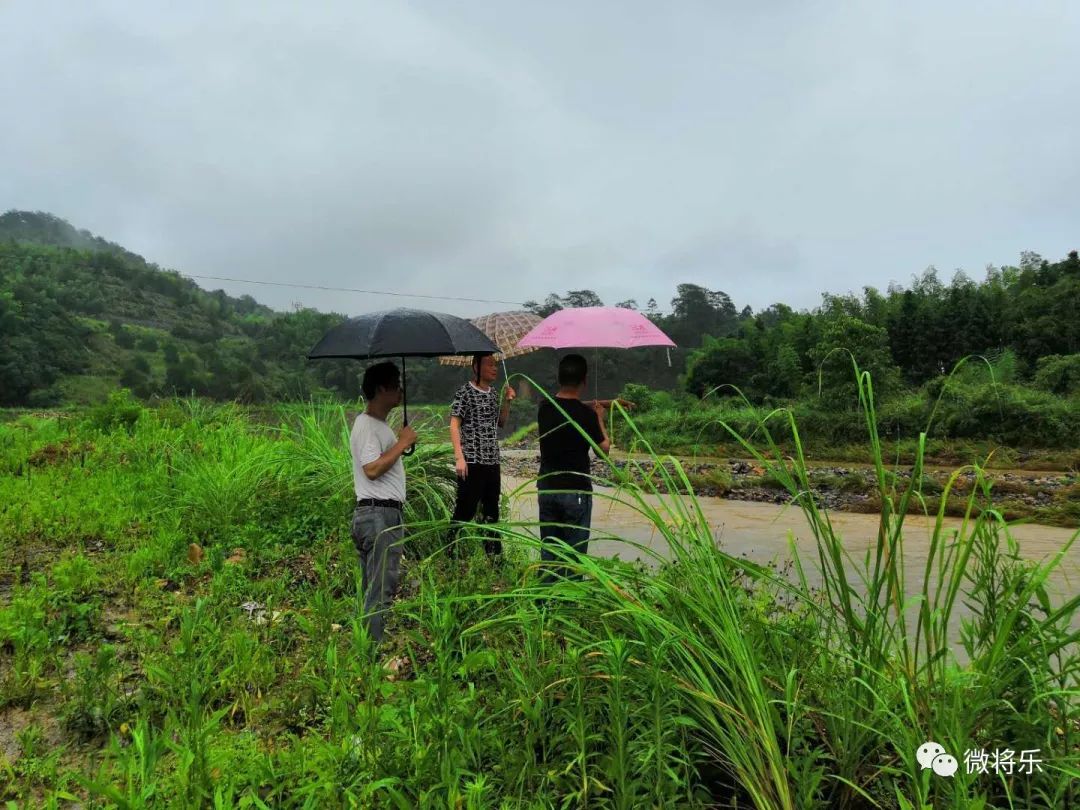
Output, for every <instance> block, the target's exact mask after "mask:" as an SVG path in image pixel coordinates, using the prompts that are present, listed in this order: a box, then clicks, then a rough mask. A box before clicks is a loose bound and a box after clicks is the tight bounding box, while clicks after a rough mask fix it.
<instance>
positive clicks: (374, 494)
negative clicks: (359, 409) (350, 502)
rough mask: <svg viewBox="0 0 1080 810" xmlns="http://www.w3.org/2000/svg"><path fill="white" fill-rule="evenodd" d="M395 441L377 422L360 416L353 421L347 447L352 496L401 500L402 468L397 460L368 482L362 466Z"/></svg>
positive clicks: (383, 424)
mask: <svg viewBox="0 0 1080 810" xmlns="http://www.w3.org/2000/svg"><path fill="white" fill-rule="evenodd" d="M396 442H397V436H395V435H394V431H392V430H391V429H390V426H389V425H388V424H386V422H384V421H383V420H381V419H376V418H375V417H374V416H369V415H368V414H366V413H362V414H360V415H359V416H357V417H356V421H355V422H353V426H352V433H351V434H350V437H349V446H350V447H351V449H352V459H353V485H354V487H355V489H356V497H357V499H360V498H376V499H379V500H394V501H404V500H405V465H404V464H403V463H402V461H401V459H400V458H399V459H398V460H397V461H395V462H394V465H393V466H392V467H391V468H390V469H389V470H387V471H386V472H384V473H383V474H382V475H380V476H379V477H378V478H376V479H374V480H372V479H370V478H368V477H367V474H366V473H365V472H364V465H365V464H370V463H371V462H373V461H375V460H377V459H378V458H379V456H381V455H382V454H383V453H385V452H386V451H387V450H389V449H390V448H391V447H393V446H394V444H395V443H396Z"/></svg>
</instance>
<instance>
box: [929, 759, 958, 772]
mask: <svg viewBox="0 0 1080 810" xmlns="http://www.w3.org/2000/svg"><path fill="white" fill-rule="evenodd" d="M931 767H933V769H934V773H936V774H937V775H938V776H952V775H953V774H954V773H956V769H957V767H958V765H957V762H956V757H954V756H952V755H951V754H938V755H937V756H936V757H934V761H933V762H932V763H931Z"/></svg>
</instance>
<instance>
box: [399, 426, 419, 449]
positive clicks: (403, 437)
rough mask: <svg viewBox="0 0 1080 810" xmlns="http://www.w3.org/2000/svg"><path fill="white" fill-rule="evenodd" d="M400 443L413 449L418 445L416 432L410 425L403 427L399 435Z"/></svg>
mask: <svg viewBox="0 0 1080 810" xmlns="http://www.w3.org/2000/svg"><path fill="white" fill-rule="evenodd" d="M397 438H398V443H399V444H401V445H402V446H404V447H412V446H413V445H414V444H416V431H415V430H413V429H412V428H411V427H410V426H409V425H403V426H402V428H401V430H399V431H398V434H397Z"/></svg>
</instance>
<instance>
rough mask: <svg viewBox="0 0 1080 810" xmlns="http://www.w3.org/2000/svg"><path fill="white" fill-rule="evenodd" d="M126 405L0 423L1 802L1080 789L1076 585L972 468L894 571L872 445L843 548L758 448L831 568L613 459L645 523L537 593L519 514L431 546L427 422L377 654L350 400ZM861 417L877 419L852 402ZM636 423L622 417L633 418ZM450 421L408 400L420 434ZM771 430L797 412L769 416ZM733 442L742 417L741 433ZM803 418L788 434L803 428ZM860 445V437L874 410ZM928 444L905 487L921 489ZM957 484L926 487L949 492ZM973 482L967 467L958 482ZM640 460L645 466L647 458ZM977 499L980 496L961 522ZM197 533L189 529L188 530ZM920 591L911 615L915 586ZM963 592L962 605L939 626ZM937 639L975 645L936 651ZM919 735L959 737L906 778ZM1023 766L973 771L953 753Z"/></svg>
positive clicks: (777, 455) (899, 507)
mask: <svg viewBox="0 0 1080 810" xmlns="http://www.w3.org/2000/svg"><path fill="white" fill-rule="evenodd" d="M274 416H275V415H274V414H272V413H267V414H262V415H261V416H259V417H258V418H252V417H251V416H250V415H249V414H247V413H245V412H244V411H242V410H240V409H237V408H234V407H231V406H205V405H201V404H199V403H197V402H184V401H176V402H171V403H166V404H164V405H163V406H162V407H159V408H157V409H153V410H150V409H145V408H142V407H140V406H138V405H135V404H133V403H131V402H127V401H124V400H123V399H122V398H117V399H115V400H114V401H113V402H112V404H110V405H108V406H105V407H102V408H100V409H97V410H95V411H92V412H89V413H84V414H79V415H69V416H63V415H61V416H60V417H59V418H57V417H56V416H53V417H52V418H40V417H35V416H31V415H19V416H17V417H16V418H14V419H11V420H6V421H4V422H3V423H2V424H0V504H2V506H0V559H2V560H3V563H4V564H3V566H0V572H2V573H0V728H2V729H3V732H0V799H2V800H7V801H14V802H23V803H25V804H26V805H28V806H68V805H71V804H73V803H74V802H75V801H81V802H83V806H97V807H105V806H118V807H150V806H155V807H156V806H169V807H173V806H176V807H201V806H208V805H214V806H217V807H238V808H239V807H275V808H277V807H304V806H308V807H313V806H318V807H396V808H405V807H447V806H451V807H467V808H487V807H491V808H516V807H521V808H525V807H529V808H532V807H537V808H539V807H567V806H572V807H576V806H586V805H587V806H595V807H620V808H622V807H625V808H636V807H642V806H659V807H695V806H697V807H706V806H717V805H719V806H738V807H760V808H802V807H812V806H829V807H872V806H878V807H887V808H910V807H918V808H922V807H926V806H935V807H976V806H978V807H988V806H993V807H1007V806H1010V805H1011V806H1018V807H1020V806H1022V807H1059V806H1064V805H1065V803H1066V802H1068V801H1073V802H1075V801H1076V800H1077V798H1080V797H1077V796H1076V795H1074V794H1075V793H1076V788H1075V785H1074V780H1075V778H1076V776H1077V775H1080V759H1078V757H1080V725H1078V722H1080V706H1078V703H1077V700H1076V697H1077V693H1076V688H1077V680H1076V675H1077V671H1078V668H1080V656H1078V654H1077V649H1076V638H1075V635H1074V631H1073V630H1072V629H1071V628H1072V627H1073V625H1074V616H1075V611H1076V608H1077V604H1078V602H1080V598H1077V599H1073V600H1071V601H1070V602H1068V603H1067V604H1065V605H1059V604H1055V603H1053V602H1052V600H1051V599H1050V597H1048V596H1047V595H1046V593H1045V590H1044V588H1043V585H1044V582H1045V578H1046V576H1047V574H1048V571H1049V566H1052V565H1053V564H1054V562H1053V561H1050V562H1049V563H1047V564H1044V565H1042V566H1036V565H1033V564H1031V563H1026V562H1024V561H1023V560H1022V559H1021V556H1020V555H1019V554H1018V553H1017V549H1016V548H1015V547H1014V545H1013V544H1012V543H1011V541H1010V539H1009V536H1008V530H1007V526H1006V525H1005V524H1004V523H1003V522H1002V520H1001V519H1000V516H999V514H998V513H996V512H995V511H994V510H993V509H992V504H993V502H994V500H993V490H992V489H990V488H989V487H988V485H987V482H986V476H985V472H984V470H983V469H982V468H981V467H978V466H976V467H974V468H972V469H971V472H972V474H973V475H972V478H971V479H970V481H969V482H968V483H967V485H966V487H965V488H964V489H963V491H962V494H961V496H960V497H961V498H962V500H964V501H965V502H966V503H967V504H969V507H970V508H969V514H971V515H972V517H971V520H970V521H968V522H967V523H966V524H965V526H964V528H963V529H962V530H961V532H960V534H959V536H957V537H953V536H952V535H951V533H950V532H946V531H944V530H943V529H940V528H939V530H938V531H937V532H935V533H934V538H933V543H934V547H933V553H932V555H931V556H932V558H934V559H935V560H937V565H936V566H935V567H934V570H933V571H931V572H928V573H927V575H926V579H925V580H920V581H917V582H911V581H908V582H905V581H904V574H903V571H904V569H903V567H902V565H901V564H900V561H901V560H902V548H903V533H904V525H903V521H904V515H905V514H906V512H907V511H908V508H909V505H910V504H911V503H912V501H917V500H918V499H919V498H920V497H925V495H924V494H923V493H922V491H921V484H917V485H916V486H901V487H897V486H895V481H894V480H893V478H891V477H890V472H889V470H888V469H887V468H886V465H887V464H888V461H887V459H886V460H885V461H883V457H884V450H883V448H882V447H881V446H880V445H877V444H873V445H872V450H871V458H872V459H873V461H874V462H875V466H874V473H873V480H874V481H875V482H876V491H877V496H878V498H879V499H880V504H881V510H880V513H881V532H880V539H879V545H878V547H877V548H876V550H874V552H873V553H872V554H871V555H870V556H869V558H868V559H867V560H866V561H859V562H857V563H856V562H853V561H850V560H845V555H844V550H843V549H842V548H841V547H840V545H839V543H838V541H837V540H836V538H835V536H834V534H833V533H832V531H831V527H830V524H829V521H828V517H827V515H826V514H825V513H824V512H823V511H821V509H820V505H819V503H818V502H817V501H816V500H815V499H814V498H813V497H810V496H808V495H807V493H810V492H812V491H813V487H812V486H810V481H809V474H808V472H807V460H806V458H805V457H804V455H803V454H802V453H801V452H800V451H799V445H798V444H797V443H796V444H795V445H794V453H785V452H784V451H783V450H782V449H781V448H780V447H778V446H777V445H775V444H773V443H772V442H771V441H770V437H769V435H768V434H767V433H765V432H763V431H760V430H759V431H758V433H757V435H756V436H755V438H754V439H753V440H752V441H751V442H748V443H747V444H745V445H740V447H739V449H740V455H741V456H744V457H750V458H752V459H753V461H754V463H755V465H757V466H758V467H760V469H761V470H762V475H767V476H769V477H770V479H771V480H773V481H774V482H776V484H777V485H778V486H780V487H783V488H784V491H786V492H787V493H788V497H789V498H791V497H795V498H796V499H797V502H798V505H799V506H800V507H801V508H803V509H804V511H805V515H806V518H807V521H808V525H809V527H810V528H811V531H812V533H813V535H814V536H815V537H816V538H817V541H818V547H817V555H816V558H815V559H812V560H811V559H806V560H801V561H800V564H801V565H811V564H816V565H820V566H822V567H823V569H824V572H825V587H824V588H823V589H821V590H812V589H811V588H809V586H807V584H806V582H805V581H804V580H803V579H802V578H801V577H800V575H799V567H798V566H796V568H795V570H794V571H793V572H792V575H791V577H790V578H781V577H778V576H777V575H776V574H775V573H774V572H773V571H772V570H771V569H762V568H758V567H756V566H754V565H752V564H750V563H748V562H746V561H745V560H738V559H733V558H731V557H729V556H727V555H726V554H724V553H723V551H722V550H721V549H718V548H717V547H716V546H715V544H714V541H713V537H712V533H711V531H710V529H709V527H708V526H707V525H706V524H705V521H704V520H703V519H702V516H701V514H700V513H699V512H698V511H697V510H696V509H695V507H694V504H693V501H692V500H677V499H668V500H666V501H664V502H663V503H664V505H663V506H661V507H657V506H655V505H652V501H651V500H646V499H645V498H644V495H645V494H646V493H647V492H650V491H656V490H658V489H659V490H663V491H667V492H676V491H683V492H685V491H686V490H687V488H688V486H689V485H690V481H689V478H688V477H687V476H686V474H685V471H684V470H683V469H682V468H681V467H679V466H675V467H674V468H670V469H669V468H666V467H663V466H662V465H661V466H659V467H657V465H656V464H655V461H656V459H652V460H650V461H649V462H648V464H651V466H652V467H653V468H655V469H656V471H655V473H654V475H653V477H652V479H651V480H652V481H653V482H654V483H652V484H650V483H648V480H649V479H648V477H647V476H644V475H643V473H644V470H645V466H646V462H643V461H634V462H631V463H630V464H628V465H625V466H623V467H621V468H611V469H609V471H608V473H607V478H608V479H609V483H611V484H614V485H616V486H619V487H621V489H620V493H621V497H623V498H624V499H626V500H627V501H628V502H630V503H631V504H635V505H636V506H637V507H638V508H640V509H641V510H642V511H643V513H644V514H647V515H648V516H649V518H650V520H651V521H652V522H653V523H654V524H655V526H656V527H657V531H658V532H660V533H662V535H663V536H664V537H665V539H666V540H667V545H668V547H669V549H670V559H669V561H667V562H666V563H664V564H663V565H661V566H659V568H658V569H656V570H655V571H646V570H644V569H642V568H640V567H634V566H629V565H626V564H623V563H620V562H618V561H614V560H602V559H591V558H590V559H584V560H579V561H571V565H572V566H573V567H575V568H576V569H577V570H579V571H580V572H581V573H582V574H584V578H583V579H582V580H580V581H567V582H564V583H561V584H559V585H556V586H553V587H549V588H546V589H545V588H541V587H540V586H539V585H537V583H536V579H535V570H534V568H533V567H532V564H531V562H530V560H531V559H532V556H533V554H534V552H535V540H534V539H533V534H532V532H531V531H530V528H531V527H528V526H519V525H509V524H506V525H501V526H500V527H499V531H500V532H501V533H502V535H503V539H504V543H505V544H506V545H507V546H508V548H509V551H508V553H507V555H506V557H507V558H506V559H505V560H504V561H503V563H502V564H500V565H498V566H494V567H493V566H491V565H490V564H489V563H488V561H487V560H486V559H484V558H483V557H482V556H481V555H478V556H474V557H473V558H472V559H470V560H467V561H465V562H463V563H460V564H455V565H451V564H450V563H448V562H447V561H446V560H445V559H444V557H443V555H442V554H441V552H440V548H441V544H442V541H443V537H444V531H445V528H446V521H447V516H448V506H449V503H450V497H451V495H452V487H453V479H452V472H451V471H450V469H449V461H450V455H449V450H448V447H447V446H446V445H444V444H432V442H431V441H428V442H427V443H424V442H423V441H422V442H421V445H420V449H418V452H417V453H416V455H415V456H413V457H411V458H410V459H409V461H408V465H409V481H410V497H409V515H408V521H409V524H410V527H411V530H410V534H409V537H408V539H407V544H408V545H407V569H406V575H405V582H404V585H403V593H402V598H401V600H400V601H399V602H398V603H397V605H396V607H395V610H394V613H393V616H392V619H391V622H390V627H389V635H390V637H391V639H392V641H391V642H390V643H389V644H388V645H387V647H386V648H385V649H383V650H381V651H379V654H378V655H374V654H373V651H372V650H371V648H370V644H369V642H368V639H367V637H366V635H365V633H364V632H363V629H362V627H361V625H360V624H359V622H358V621H357V617H358V610H359V608H358V606H359V594H358V579H359V577H358V571H357V569H356V553H355V551H354V549H353V548H352V543H351V539H350V538H349V537H348V516H349V509H350V497H349V493H350V491H351V490H350V475H351V468H350V465H349V456H348V447H347V442H346V437H347V430H348V423H347V420H346V418H345V416H344V413H343V411H341V410H340V409H339V408H335V407H332V406H312V407H307V408H296V407H290V408H286V409H283V410H281V411H280V412H277V413H276V418H274ZM871 419H872V411H871ZM620 429H624V430H626V431H628V432H629V433H628V434H627V435H637V436H638V438H639V446H641V445H640V442H641V441H642V440H643V439H644V437H645V435H646V434H645V433H635V432H634V431H635V428H634V426H633V425H632V424H630V423H627V425H626V427H625V428H620ZM442 430H443V427H442V419H441V417H440V415H439V414H433V415H431V417H430V424H428V425H426V426H425V425H424V424H421V426H420V431H421V438H422V439H424V438H428V439H429V440H430V439H437V438H441V437H442V436H443V433H442V432H441V431H442ZM786 430H788V431H789V432H790V427H789V428H787V429H786ZM729 435H730V434H729ZM792 435H794V434H792ZM872 435H875V436H876V431H875V432H874V433H873V434H872ZM923 461H924V459H923V457H920V456H916V458H915V459H914V462H915V463H914V464H913V465H912V469H911V470H910V473H911V474H910V476H909V480H910V481H915V482H922V481H923V472H924V470H923ZM960 480H961V476H960V474H956V475H952V476H950V478H949V479H948V480H946V482H945V483H944V484H943V485H942V492H941V493H938V494H940V495H944V496H945V498H946V499H948V497H949V495H950V494H951V493H952V492H953V491H954V490H956V488H957V485H958V483H959V482H960ZM965 480H967V479H965ZM639 481H640V483H637V482H639ZM976 509H978V510H979V511H980V514H979V515H978V517H975V516H974V512H975V511H976ZM192 543H195V544H197V550H195V549H192V548H191V544H192ZM910 598H916V599H919V600H921V601H920V602H919V603H918V604H919V605H920V608H919V610H918V611H917V616H918V617H917V620H915V621H914V622H913V621H912V619H911V615H912V614H911V613H910V612H909V611H908V610H906V609H905V601H906V600H907V599H910ZM958 600H964V601H967V602H970V603H971V604H973V605H974V606H975V611H974V618H973V619H972V620H971V621H969V622H966V623H964V625H963V630H962V632H961V636H960V638H955V637H951V636H950V635H949V633H950V631H949V630H948V628H949V627H951V626H952V625H951V624H950V622H949V616H950V614H951V612H952V610H953V607H954V606H955V605H956V603H957V601H958ZM956 644H959V645H960V646H961V647H962V648H963V650H964V652H965V655H966V658H967V663H966V664H965V665H963V666H962V667H960V666H958V665H957V664H956V662H955V661H954V660H953V659H952V655H951V652H950V650H951V649H953V648H954V646H955V645H956ZM926 740H934V741H936V742H938V743H940V744H941V745H942V746H944V747H945V749H946V750H947V751H950V752H952V753H954V754H955V755H956V756H957V758H958V759H960V760H961V767H960V770H959V771H958V772H957V774H956V775H955V776H954V777H952V778H945V777H940V776H937V775H935V774H933V773H932V772H931V771H929V770H923V769H921V768H920V766H919V765H918V763H917V761H916V759H915V752H916V749H917V748H918V747H919V746H920V745H921V744H922V743H923V742H925V741H926ZM1004 748H1009V749H1011V750H1013V751H1015V752H1020V751H1022V750H1028V751H1036V750H1037V751H1038V758H1039V759H1040V760H1041V767H1042V770H1041V771H1036V772H1035V773H1032V774H1030V775H1027V774H1023V775H1022V774H1019V773H1014V774H1012V775H1010V776H1005V775H998V776H997V777H995V776H994V775H993V774H992V773H990V774H977V773H975V774H968V773H966V770H965V768H964V762H963V759H962V757H963V752H964V751H965V750H968V749H972V750H974V749H985V750H993V749H1004Z"/></svg>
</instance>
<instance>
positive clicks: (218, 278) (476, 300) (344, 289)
mask: <svg viewBox="0 0 1080 810" xmlns="http://www.w3.org/2000/svg"><path fill="white" fill-rule="evenodd" d="M182 275H185V276H187V277H188V278H201V279H210V280H213V281H236V282H239V283H241V284H262V285H264V286H267V287H296V288H298V289H302V290H328V291H330V292H351V293H363V294H365V295H395V296H399V297H401V298H435V299H438V300H440V301H471V302H474V303H478V304H513V305H514V306H518V307H523V306H525V305H524V304H523V303H521V302H520V301H500V300H498V299H495V298H463V297H460V296H453V295H420V294H418V293H402V292H389V291H387V290H357V289H355V288H353V287H323V286H321V285H318V284H292V283H288V282H283V281H256V280H254V279H250V278H228V277H226V276H196V275H193V274H190V273H183V274H182Z"/></svg>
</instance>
